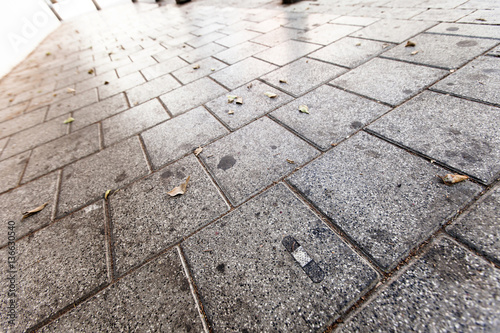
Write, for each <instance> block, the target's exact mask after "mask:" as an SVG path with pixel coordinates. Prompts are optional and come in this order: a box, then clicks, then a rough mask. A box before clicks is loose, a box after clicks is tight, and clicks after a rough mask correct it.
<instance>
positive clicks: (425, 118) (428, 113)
mask: <svg viewBox="0 0 500 333" xmlns="http://www.w3.org/2000/svg"><path fill="white" fill-rule="evenodd" d="M369 129H370V130H371V131H374V132H377V133H379V134H380V135H383V136H385V137H387V138H389V139H390V140H392V141H395V142H397V143H399V144H402V145H404V146H407V147H410V148H411V149H413V150H416V151H418V152H420V153H422V154H425V155H427V156H429V157H430V158H432V159H434V160H436V161H440V162H443V163H446V164H447V165H449V166H451V167H453V168H455V169H457V170H460V171H461V172H463V173H466V174H468V175H471V176H474V177H476V178H477V179H479V180H480V181H481V182H484V183H486V184H490V183H491V182H493V181H494V180H495V179H496V178H497V177H498V175H499V173H500V165H499V164H498V161H499V159H500V148H499V147H500V109H499V108H496V107H492V106H488V105H484V104H479V103H475V102H471V101H467V100H465V99H461V98H456V97H452V96H446V95H442V94H438V93H434V92H429V91H426V92H424V93H422V94H421V95H419V96H417V97H416V98H414V99H412V100H411V101H409V102H407V103H405V104H403V105H402V106H400V107H398V108H397V109H395V110H394V111H392V112H391V113H389V114H388V115H386V116H385V117H383V118H381V119H380V120H378V121H377V122H375V123H374V124H372V125H370V127H369Z"/></svg>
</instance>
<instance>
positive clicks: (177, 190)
mask: <svg viewBox="0 0 500 333" xmlns="http://www.w3.org/2000/svg"><path fill="white" fill-rule="evenodd" d="M189 178H191V176H188V177H187V179H186V181H185V182H184V183H182V184H180V185H179V186H176V187H174V188H173V189H172V191H170V192H168V193H167V194H168V195H170V196H171V197H175V196H176V195H182V194H184V193H186V191H187V185H188V182H189Z"/></svg>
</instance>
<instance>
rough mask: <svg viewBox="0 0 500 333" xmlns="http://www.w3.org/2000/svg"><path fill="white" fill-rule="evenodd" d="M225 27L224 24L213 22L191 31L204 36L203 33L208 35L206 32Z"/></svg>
mask: <svg viewBox="0 0 500 333" xmlns="http://www.w3.org/2000/svg"><path fill="white" fill-rule="evenodd" d="M224 27H225V25H224V24H220V23H213V24H210V25H207V26H205V27H203V28H200V29H196V30H193V31H191V33H192V34H193V35H195V36H202V35H206V34H209V33H211V32H213V31H217V30H219V29H223V28H224Z"/></svg>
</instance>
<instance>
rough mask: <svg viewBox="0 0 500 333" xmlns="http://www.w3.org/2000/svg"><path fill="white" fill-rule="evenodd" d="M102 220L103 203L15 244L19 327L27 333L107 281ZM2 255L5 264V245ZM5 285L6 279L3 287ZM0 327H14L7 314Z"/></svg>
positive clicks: (5, 329) (66, 218)
mask: <svg viewBox="0 0 500 333" xmlns="http://www.w3.org/2000/svg"><path fill="white" fill-rule="evenodd" d="M104 220H105V216H104V207H103V203H102V201H100V202H97V203H95V204H93V205H91V206H88V207H85V208H84V209H82V210H80V211H78V212H75V213H74V214H72V215H70V216H67V217H65V218H64V219H62V220H60V221H58V222H57V223H55V224H52V225H50V226H49V227H47V228H45V229H42V230H40V231H38V232H36V233H35V234H33V235H32V236H30V237H28V238H24V239H22V240H20V241H17V242H16V252H17V253H18V255H17V256H16V263H15V268H16V269H17V272H18V273H17V274H16V278H17V279H16V283H17V284H18V286H17V296H16V301H17V302H16V303H17V304H16V305H17V311H16V312H17V315H18V317H17V318H16V324H17V326H16V330H18V331H20V332H21V331H27V330H28V329H29V328H30V327H32V326H34V325H35V324H37V323H38V322H41V321H42V320H44V319H46V318H48V317H49V316H52V315H55V314H56V313H57V312H58V311H60V310H62V309H64V308H65V307H68V306H71V307H72V306H73V303H74V302H76V301H78V300H79V299H81V298H82V297H84V296H85V295H87V294H89V293H92V292H93V291H95V290H97V289H98V288H100V287H102V286H103V285H105V284H106V283H107V267H106V244H105V243H106V237H105V231H104ZM22 223H29V222H28V219H26V220H25V221H23V222H22ZM0 256H1V257H2V261H3V262H5V263H7V248H4V249H3V250H1V252H0ZM7 283H8V280H7V279H2V282H1V287H2V290H6V288H7ZM5 303H6V302H2V304H1V306H2V312H4V311H5V312H6V310H5ZM0 325H1V327H2V330H4V332H5V331H9V330H10V328H9V327H8V324H7V321H6V318H5V317H3V318H2V321H1V324H0Z"/></svg>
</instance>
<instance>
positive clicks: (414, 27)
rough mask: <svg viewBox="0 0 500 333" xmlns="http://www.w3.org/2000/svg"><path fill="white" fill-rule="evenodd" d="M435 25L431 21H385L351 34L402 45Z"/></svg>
mask: <svg viewBox="0 0 500 333" xmlns="http://www.w3.org/2000/svg"><path fill="white" fill-rule="evenodd" d="M434 24H435V23H434V22H429V21H408V20H393V19H383V20H380V21H377V22H375V23H373V24H372V25H369V26H367V27H366V28H363V29H361V30H358V31H356V32H354V33H353V34H351V36H352V37H362V38H368V39H374V40H380V41H383V42H390V43H402V42H404V41H405V40H407V39H408V38H410V37H413V36H415V35H416V34H418V33H420V32H422V31H424V30H426V29H429V28H430V27H432V26H433V25H434Z"/></svg>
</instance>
